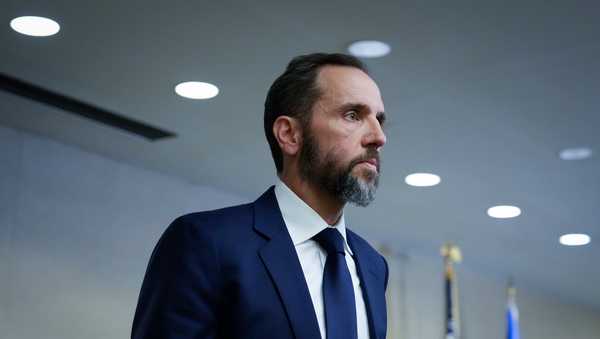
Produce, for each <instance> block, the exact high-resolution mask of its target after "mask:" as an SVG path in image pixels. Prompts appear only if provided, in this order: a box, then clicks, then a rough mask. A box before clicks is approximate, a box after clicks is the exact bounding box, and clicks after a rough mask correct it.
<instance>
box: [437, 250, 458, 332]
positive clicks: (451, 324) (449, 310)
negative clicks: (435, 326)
mask: <svg viewBox="0 0 600 339" xmlns="http://www.w3.org/2000/svg"><path fill="white" fill-rule="evenodd" d="M440 253H441V255H442V257H443V258H444V267H445V290H446V291H445V294H446V333H445V338H446V339H459V338H460V307H459V297H458V283H457V280H456V275H455V272H454V266H453V264H454V263H459V262H461V261H462V254H461V252H460V249H459V248H458V246H455V245H453V244H451V243H447V244H444V245H443V246H442V248H441V249H440Z"/></svg>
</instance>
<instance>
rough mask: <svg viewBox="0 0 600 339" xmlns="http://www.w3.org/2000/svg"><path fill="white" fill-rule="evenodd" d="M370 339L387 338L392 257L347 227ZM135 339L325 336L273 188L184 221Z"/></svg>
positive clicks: (153, 278)
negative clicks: (389, 260)
mask: <svg viewBox="0 0 600 339" xmlns="http://www.w3.org/2000/svg"><path fill="white" fill-rule="evenodd" d="M347 240H348V244H349V245H350V247H351V248H352V251H353V252H354V256H355V261H356V263H357V269H358V275H359V277H360V281H361V287H362V292H363V296H364V299H365V303H366V308H367V316H368V320H369V333H370V337H371V339H384V338H385V336H386V323H387V322H386V305H385V296H384V294H385V289H386V287H387V280H388V267H387V264H386V262H385V259H384V258H383V257H382V256H381V255H380V254H379V253H377V252H376V251H375V250H374V249H373V248H372V247H371V246H370V245H369V244H368V243H367V242H366V241H365V240H364V239H362V238H361V237H359V236H358V235H356V234H355V233H354V232H352V231H350V230H347ZM131 337H132V339H159V338H160V339H192V338H194V339H200V338H210V339H217V338H219V339H221V338H247V339H253V338H256V339H265V338H276V339H288V338H289V339H292V338H296V339H320V338H321V335H320V332H319V325H318V323H317V318H316V315H315V311H314V307H313V304H312V300H311V298H310V294H309V291H308V287H307V285H306V281H305V279H304V274H303V273H302V267H301V266H300V261H299V260H298V256H297V254H296V250H295V248H294V244H293V243H292V240H291V238H290V236H289V233H288V232H287V228H286V227H285V223H284V221H283V217H282V216H281V212H280V210H279V207H278V204H277V200H276V198H275V192H274V189H273V187H271V188H269V190H267V191H266V192H265V193H264V194H263V195H262V196H261V197H260V198H258V199H257V200H256V201H255V202H253V203H250V204H245V205H239V206H233V207H228V208H224V209H219V210H215V211H208V212H199V213H192V214H187V215H184V216H181V217H179V218H177V219H176V220H175V221H173V223H172V224H171V225H170V226H169V227H168V228H167V230H166V231H165V233H164V234H163V235H162V237H161V238H160V240H159V241H158V244H157V245H156V247H155V249H154V252H153V253H152V256H151V258H150V262H149V264H148V269H147V271H146V275H145V277H144V282H143V284H142V289H141V292H140V296H139V301H138V305H137V310H136V313H135V318H134V321H133V329H132V334H131Z"/></svg>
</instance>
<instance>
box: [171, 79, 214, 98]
mask: <svg viewBox="0 0 600 339" xmlns="http://www.w3.org/2000/svg"><path fill="white" fill-rule="evenodd" d="M175 92H176V93H177V94H179V95H181V96H182V97H185V98H189V99H210V98H214V97H216V96H217V94H219V88H218V87H217V86H215V85H213V84H209V83H208V82H200V81H188V82H182V83H180V84H179V85H177V86H175Z"/></svg>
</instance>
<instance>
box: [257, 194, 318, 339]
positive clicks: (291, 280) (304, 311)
mask: <svg viewBox="0 0 600 339" xmlns="http://www.w3.org/2000/svg"><path fill="white" fill-rule="evenodd" d="M254 229H255V230H256V231H257V232H259V233H261V234H262V235H263V236H265V237H266V238H267V239H268V242H267V243H266V245H265V246H264V247H262V248H261V249H260V250H259V255H260V258H261V260H262V262H263V264H264V265H265V267H266V269H267V270H268V272H269V274H270V276H271V279H272V280H273V283H274V284H275V286H276V288H277V292H278V293H279V296H280V298H281V301H282V303H283V305H284V307H285V310H286V314H287V317H288V319H289V321H290V326H291V327H292V330H293V332H294V335H295V337H296V338H303V339H304V338H306V339H320V338H321V334H320V331H319V324H318V322H317V317H316V315H315V310H314V308H313V304H312V300H311V298H310V293H309V291H308V287H307V286H306V279H305V278H304V274H303V272H302V267H301V266H300V261H299V260H298V255H297V253H296V249H295V248H294V244H293V243H292V239H291V238H290V236H289V234H288V232H287V228H286V227H285V223H284V221H283V217H282V216H281V212H280V210H279V206H278V204H277V199H276V198H275V192H274V189H273V187H271V188H269V190H267V192H265V193H264V194H263V195H262V196H261V197H260V198H258V199H257V200H256V201H255V203H254Z"/></svg>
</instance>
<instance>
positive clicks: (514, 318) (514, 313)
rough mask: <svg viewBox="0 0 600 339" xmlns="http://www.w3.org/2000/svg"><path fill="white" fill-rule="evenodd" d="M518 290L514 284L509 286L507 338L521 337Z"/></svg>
mask: <svg viewBox="0 0 600 339" xmlns="http://www.w3.org/2000/svg"><path fill="white" fill-rule="evenodd" d="M516 295H517V290H516V289H515V287H514V286H513V285H512V283H510V284H509V286H508V303H507V307H506V325H507V329H506V338H507V339H520V338H521V336H520V334H519V309H518V308H517V302H516Z"/></svg>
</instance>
